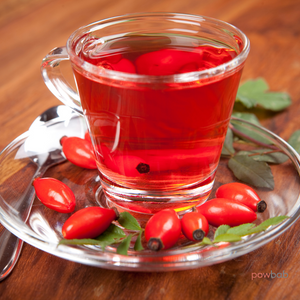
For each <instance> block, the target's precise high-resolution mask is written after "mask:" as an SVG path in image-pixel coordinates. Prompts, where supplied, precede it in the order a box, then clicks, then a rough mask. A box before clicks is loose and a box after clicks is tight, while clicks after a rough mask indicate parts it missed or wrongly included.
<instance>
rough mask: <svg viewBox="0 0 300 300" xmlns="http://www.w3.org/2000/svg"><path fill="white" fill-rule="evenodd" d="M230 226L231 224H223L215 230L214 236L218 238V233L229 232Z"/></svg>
mask: <svg viewBox="0 0 300 300" xmlns="http://www.w3.org/2000/svg"><path fill="white" fill-rule="evenodd" d="M229 228H230V226H229V225H221V226H219V227H218V228H217V230H216V231H215V236H214V238H216V237H217V236H218V235H221V234H224V233H226V232H227V230H228V229H229Z"/></svg>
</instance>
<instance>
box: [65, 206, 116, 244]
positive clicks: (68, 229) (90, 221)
mask: <svg viewBox="0 0 300 300" xmlns="http://www.w3.org/2000/svg"><path fill="white" fill-rule="evenodd" d="M117 218H118V213H117V211H116V210H115V209H108V208H102V207H98V206H92V207H86V208H83V209H81V210H78V211H77V212H75V213H74V214H73V215H72V216H71V217H70V218H69V219H68V220H67V221H66V222H65V224H64V225H63V227H62V234H63V236H64V238H65V239H88V238H95V237H97V236H99V235H100V234H101V233H103V232H104V231H105V230H106V229H107V228H108V227H109V225H110V224H111V222H112V221H114V220H116V219H117Z"/></svg>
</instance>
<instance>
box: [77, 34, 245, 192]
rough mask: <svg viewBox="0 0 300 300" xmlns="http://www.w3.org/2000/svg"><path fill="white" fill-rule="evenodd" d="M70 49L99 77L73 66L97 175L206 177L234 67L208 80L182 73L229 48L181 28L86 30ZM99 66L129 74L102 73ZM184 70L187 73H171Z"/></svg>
mask: <svg viewBox="0 0 300 300" xmlns="http://www.w3.org/2000/svg"><path fill="white" fill-rule="evenodd" d="M75 49H76V54H77V55H78V56H79V57H81V58H82V59H83V60H84V61H86V62H88V63H90V64H92V65H94V66H97V67H98V68H99V77H98V78H95V76H93V77H90V76H89V75H87V74H86V73H83V72H81V71H80V70H78V68H75V67H74V73H75V77H76V82H77V86H78V90H79V94H80V99H81V103H82V107H83V111H84V114H85V116H86V118H87V120H88V124H89V126H90V132H91V134H92V140H93V143H94V146H95V149H96V150H95V153H96V158H97V164H98V167H99V169H100V170H101V173H102V176H103V177H104V180H108V181H109V182H111V183H113V184H115V185H119V186H121V187H126V188H134V189H137V190H147V191H149V190H152V191H160V192H162V191H175V190H177V189H181V190H182V189H183V188H188V187H190V186H194V185H197V184H200V183H201V182H203V181H205V180H206V179H208V178H209V180H213V178H214V172H215V170H216V168H217V165H218V162H219V157H220V153H221V150H222V145H223V142H224V139H225V135H226V131H227V126H228V123H229V120H230V115H231V112H232V107H233V104H234V101H235V97H236V92H237V88H238V84H239V80H240V76H241V70H240V71H238V72H232V73H230V74H229V75H228V74H227V75H226V76H225V75H222V74H221V75H218V76H214V77H212V78H213V79H212V78H209V79H207V80H206V79H205V78H204V79H201V80H197V81H189V80H188V76H189V75H190V74H191V73H189V72H197V71H201V70H205V69H212V68H214V67H216V66H219V65H221V64H223V63H226V62H228V61H230V60H232V59H233V58H234V57H235V56H237V52H236V51H235V50H234V49H231V48H229V47H228V46H226V45H224V44H218V43H217V42H215V41H214V42H212V41H209V40H207V39H206V40H204V39H198V38H192V37H187V36H180V35H164V36H162V35H157V36H154V35H153V36H151V35H128V36H122V37H118V36H112V37H110V39H108V38H107V39H103V38H96V37H89V36H86V37H84V38H82V39H81V40H80V41H78V42H77V45H75ZM103 69H109V70H114V71H120V72H125V73H130V74H132V80H131V79H130V80H129V79H128V80H126V81H124V80H119V79H118V78H116V77H114V75H111V76H110V77H109V78H108V77H105V76H102V75H101V74H102V73H101V70H103ZM212 72H213V70H212ZM184 73H186V74H185V75H186V76H187V80H180V81H179V80H177V78H178V77H179V76H185V75H183V74H184ZM134 75H150V76H149V77H148V78H151V79H150V80H152V81H151V82H150V81H149V82H148V81H147V80H144V79H143V82H140V81H139V79H136V77H139V78H140V77H141V76H134ZM162 76H164V77H162ZM129 77H130V76H129ZM144 78H146V76H144ZM170 79H171V80H170Z"/></svg>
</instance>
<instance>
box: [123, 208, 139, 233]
mask: <svg viewBox="0 0 300 300" xmlns="http://www.w3.org/2000/svg"><path fill="white" fill-rule="evenodd" d="M118 222H119V223H120V225H121V226H123V227H124V228H126V229H128V230H142V228H141V226H140V225H139V223H138V221H137V220H136V219H135V218H134V217H133V216H132V215H131V214H130V213H129V212H127V211H124V212H121V213H120V217H119V219H118Z"/></svg>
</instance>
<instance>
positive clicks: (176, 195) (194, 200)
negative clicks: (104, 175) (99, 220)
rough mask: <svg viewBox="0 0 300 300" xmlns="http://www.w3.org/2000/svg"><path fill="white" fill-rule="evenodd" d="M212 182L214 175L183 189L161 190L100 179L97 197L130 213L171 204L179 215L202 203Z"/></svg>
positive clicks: (148, 212) (153, 210) (101, 202)
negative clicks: (145, 189)
mask: <svg viewBox="0 0 300 300" xmlns="http://www.w3.org/2000/svg"><path fill="white" fill-rule="evenodd" d="M213 183H214V176H213V178H212V177H210V178H209V179H208V180H206V181H204V182H202V183H199V184H197V185H195V186H192V187H189V188H186V189H182V190H177V191H172V192H164V193H162V192H156V191H141V190H134V189H126V188H123V187H119V186H114V185H110V184H109V183H108V182H105V181H102V180H101V187H99V189H98V190H97V193H96V201H97V202H98V203H99V205H101V206H103V207H112V206H116V207H117V208H118V209H119V210H121V211H129V212H131V213H138V214H144V215H153V214H155V213H157V212H158V211H160V210H162V209H167V208H172V209H174V210H175V211H176V212H177V213H178V214H179V215H181V214H185V213H186V212H188V211H191V210H192V208H193V207H195V206H199V205H201V204H203V203H204V202H205V201H206V200H207V198H208V197H209V195H210V192H211V190H212V187H213Z"/></svg>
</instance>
